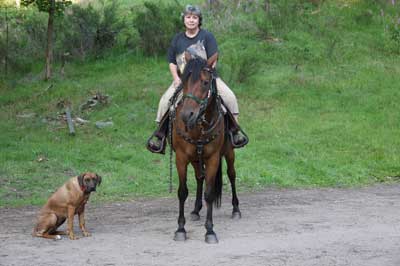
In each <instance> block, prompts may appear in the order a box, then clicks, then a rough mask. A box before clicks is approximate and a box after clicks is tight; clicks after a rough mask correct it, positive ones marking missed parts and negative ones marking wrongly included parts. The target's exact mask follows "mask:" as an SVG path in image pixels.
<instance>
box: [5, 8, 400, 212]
mask: <svg viewBox="0 0 400 266" xmlns="http://www.w3.org/2000/svg"><path fill="white" fill-rule="evenodd" d="M321 12H323V11H321ZM345 22H346V21H344V22H343V21H342V22H341V23H343V24H345ZM345 25H346V24H345ZM336 30H338V31H341V32H340V38H338V43H337V44H336V46H335V47H334V48H332V47H330V46H329V38H330V37H331V35H328V36H320V35H319V34H320V33H319V32H318V31H317V30H315V29H314V32H313V31H309V32H306V33H304V32H302V31H301V29H297V32H296V31H293V32H291V33H290V34H286V35H285V37H284V38H282V41H281V42H279V43H275V44H274V43H272V44H271V43H266V42H265V41H258V42H257V41H255V40H254V39H253V40H246V39H240V38H238V37H237V36H229V35H224V36H222V38H221V40H222V41H221V42H220V47H221V49H222V51H221V54H222V56H221V62H220V67H221V69H222V71H221V73H222V78H224V77H227V78H226V80H227V81H228V85H229V86H230V87H231V88H232V89H233V90H234V91H235V92H236V94H237V97H238V99H239V105H240V110H241V117H240V122H241V125H242V127H243V128H244V129H245V130H246V132H247V134H248V135H249V137H250V143H249V145H248V146H247V147H246V148H244V149H239V150H237V151H236V157H237V159H236V169H237V177H238V181H237V182H238V188H239V191H248V190H257V189H261V188H263V187H266V186H278V187H328V186H329V187H332V186H333V187H347V186H360V185H369V184H373V183H376V182H392V181H396V180H397V179H398V176H400V157H399V154H398V151H399V150H400V141H399V138H398V136H399V133H400V126H399V123H398V121H399V120H400V107H399V105H398V104H397V100H396V99H399V96H400V95H399V94H400V92H399V91H398V85H397V84H399V83H400V75H399V74H400V60H399V55H398V54H391V53H388V52H387V51H386V50H385V49H384V48H383V46H382V45H381V44H382V42H383V41H382V40H380V39H378V38H381V37H382V36H381V35H379V34H377V33H379V30H380V24H373V25H367V26H364V27H363V26H362V25H359V26H358V28H357V30H344V29H343V28H338V29H336ZM331 34H332V35H335V34H338V33H337V32H336V33H331ZM246 38H248V36H247V35H246ZM230 41H233V42H234V43H235V44H236V43H238V44H240V43H242V44H245V45H244V46H243V49H242V50H246V52H247V54H246V53H245V54H244V55H248V54H250V56H251V58H255V59H256V60H257V65H256V66H257V67H256V68H255V69H252V71H251V72H240V71H245V69H243V68H242V69H240V65H241V61H238V60H241V59H242V58H243V54H241V52H242V51H236V52H235V51H232V50H231V49H234V48H235V46H236V45H232V43H229V42H230ZM302 44H306V46H307V47H308V49H309V50H308V51H306V53H305V52H304V50H301V49H298V48H299V47H300V48H301V47H302ZM246 45H247V46H246ZM249 45H251V47H252V48H251V49H250V50H249V49H246V47H248V46H249ZM254 45H257V46H255V47H254ZM293 47H294V48H295V49H294V50H293ZM296 47H297V48H296ZM296 49H297V50H296ZM332 49H333V50H332ZM249 51H250V52H249ZM233 52H235V53H236V54H233ZM232 54H233V55H232ZM328 55H329V56H328ZM246 58H248V57H246ZM243 62H244V63H243V65H244V66H243V67H246V66H248V65H249V64H251V63H252V62H248V61H243ZM232 65H233V66H232ZM65 72H66V76H65V77H61V76H59V75H58V74H57V73H56V75H55V78H54V79H53V80H52V81H51V84H53V87H52V88H50V89H48V90H47V91H45V89H46V88H48V87H49V84H50V83H46V82H44V81H41V80H40V78H38V75H37V74H34V75H29V76H25V77H23V78H21V79H18V80H17V79H13V80H8V81H2V83H0V84H2V86H1V87H0V94H1V98H0V119H1V122H0V127H1V132H2V134H1V135H0V146H1V153H0V166H1V167H0V199H1V200H0V206H21V205H30V204H34V205H38V204H43V203H44V201H45V200H46V198H47V197H48V196H49V195H50V194H51V193H52V192H53V191H54V190H55V189H56V188H58V187H59V186H60V185H61V184H63V183H64V182H65V181H66V180H67V179H68V178H69V177H71V176H73V175H77V174H79V173H81V172H84V171H95V172H97V173H99V174H100V175H102V176H103V183H102V186H101V187H100V188H99V189H98V192H97V193H96V196H95V197H94V200H96V201H101V202H103V201H116V200H127V199H132V198H135V197H158V196H168V195H170V194H168V176H169V158H168V156H164V157H163V156H160V155H155V154H151V153H149V152H148V151H147V150H146V148H145V142H146V140H147V138H148V136H149V135H150V134H151V132H152V131H153V130H154V128H155V123H154V122H153V121H154V118H155V115H156V108H157V104H158V101H159V98H160V96H161V95H162V93H163V92H164V91H165V89H166V88H167V87H168V86H169V83H170V79H171V78H170V74H169V71H168V68H167V64H166V62H165V59H164V58H144V57H141V56H139V55H136V54H130V53H125V54H119V55H118V54H116V55H111V56H109V57H105V58H103V59H100V60H97V61H91V62H87V63H85V64H78V63H70V64H68V65H67V66H66V69H65ZM233 72H234V73H236V74H232V73H233ZM238 73H242V74H243V73H244V74H246V73H247V74H248V75H247V76H246V77H247V78H246V79H245V80H240V79H238V78H237V76H238V75H239V74H238ZM224 79H225V78H224ZM95 92H101V93H102V94H107V95H109V96H110V98H111V101H110V103H109V104H108V105H104V106H99V107H96V108H94V109H93V110H89V111H85V112H83V113H79V112H78V110H79V105H80V104H82V103H84V102H86V100H87V99H88V98H89V97H91V96H92V95H93V93H95ZM62 101H69V102H71V103H72V109H73V113H74V115H76V116H80V117H81V118H84V119H87V120H89V121H90V123H88V124H85V125H80V126H77V127H76V132H77V134H76V136H74V137H72V136H69V135H68V129H67V125H66V123H65V121H63V120H62V119H61V120H60V119H59V115H60V114H62V113H63V109H62V108H59V107H58V103H60V102H62ZM32 114H33V115H32ZM24 115H25V116H24ZM30 115H31V117H29V116H30ZM26 116H28V117H26ZM96 121H112V122H113V123H114V126H112V127H109V128H104V129H98V128H96V127H95V122H96ZM189 180H190V182H189V188H190V192H191V193H192V194H193V193H194V191H195V190H194V178H193V172H192V171H189ZM225 182H227V181H226V180H225ZM173 183H174V188H177V177H176V171H175V169H174V177H173ZM228 187H229V186H228V184H226V186H225V188H226V189H225V192H224V193H230V192H229V188H228ZM170 196H172V197H175V193H173V194H172V195H170Z"/></svg>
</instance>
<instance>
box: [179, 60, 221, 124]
mask: <svg viewBox="0 0 400 266" xmlns="http://www.w3.org/2000/svg"><path fill="white" fill-rule="evenodd" d="M201 71H207V72H208V73H210V79H209V80H208V81H207V82H208V86H209V87H208V93H207V96H206V97H205V98H199V97H197V96H195V95H193V94H192V93H184V94H183V95H182V101H184V100H185V99H191V100H193V101H194V102H196V103H197V104H198V105H199V106H200V110H199V114H198V117H197V121H196V122H197V124H199V123H201V122H206V121H205V118H204V115H205V112H206V109H207V107H208V101H209V99H210V98H211V97H213V96H214V97H216V98H217V101H220V99H219V96H218V93H217V86H216V73H215V69H213V68H210V67H203V68H202V69H201ZM217 106H218V108H220V103H219V102H218V103H217ZM218 111H219V110H218Z"/></svg>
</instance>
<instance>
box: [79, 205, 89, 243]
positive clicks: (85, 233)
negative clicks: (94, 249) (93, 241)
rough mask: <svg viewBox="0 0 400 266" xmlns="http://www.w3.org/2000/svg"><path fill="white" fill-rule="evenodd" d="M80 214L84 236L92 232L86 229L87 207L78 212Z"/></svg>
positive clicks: (80, 224)
mask: <svg viewBox="0 0 400 266" xmlns="http://www.w3.org/2000/svg"><path fill="white" fill-rule="evenodd" d="M78 216H79V226H80V227H81V230H82V234H83V236H90V233H89V232H88V231H87V230H86V226H85V209H84V208H83V209H82V211H81V212H79V213H78Z"/></svg>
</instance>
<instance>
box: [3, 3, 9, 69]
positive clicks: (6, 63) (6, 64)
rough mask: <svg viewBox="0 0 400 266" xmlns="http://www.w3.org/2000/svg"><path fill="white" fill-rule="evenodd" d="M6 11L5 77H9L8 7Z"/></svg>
mask: <svg viewBox="0 0 400 266" xmlns="http://www.w3.org/2000/svg"><path fill="white" fill-rule="evenodd" d="M5 9H6V56H5V58H4V72H5V76H6V77H7V72H8V9H7V6H6V7H5Z"/></svg>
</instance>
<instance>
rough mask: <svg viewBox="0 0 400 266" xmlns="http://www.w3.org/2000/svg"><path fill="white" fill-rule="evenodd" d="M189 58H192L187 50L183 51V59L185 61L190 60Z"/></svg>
mask: <svg viewBox="0 0 400 266" xmlns="http://www.w3.org/2000/svg"><path fill="white" fill-rule="evenodd" d="M190 59H192V55H191V54H190V53H189V52H187V51H186V52H185V61H186V63H187V62H189V61H190Z"/></svg>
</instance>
